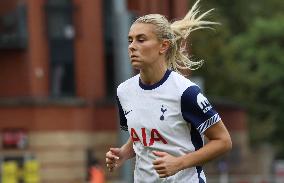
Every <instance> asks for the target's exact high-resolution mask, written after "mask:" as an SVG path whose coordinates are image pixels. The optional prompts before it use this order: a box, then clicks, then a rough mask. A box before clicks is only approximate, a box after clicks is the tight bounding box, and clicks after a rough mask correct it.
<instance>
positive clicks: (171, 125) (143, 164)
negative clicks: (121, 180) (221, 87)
mask: <svg viewBox="0 0 284 183" xmlns="http://www.w3.org/2000/svg"><path fill="white" fill-rule="evenodd" d="M117 101H118V108H119V115H120V124H121V128H122V129H123V130H128V131H129V134H130V137H131V138H132V141H133V148H134V151H135V153H136V163H135V170H134V182H135V183H160V182H167V183H176V182H178V183H205V182H206V178H205V175H204V172H203V170H202V167H200V166H197V167H192V168H188V169H185V170H182V171H180V172H178V173H176V174H175V175H173V176H170V177H167V178H159V176H158V174H157V172H156V171H155V170H154V168H153V161H154V160H155V159H156V158H157V157H156V156H155V155H154V154H153V153H152V151H162V152H167V153H169V154H171V155H173V156H181V155H184V154H187V153H190V152H193V151H196V150H198V149H199V148H201V147H202V146H203V140H204V139H203V137H204V135H203V133H204V131H205V130H206V129H207V128H209V127H210V126H211V125H213V124H215V123H216V122H218V121H220V117H219V115H218V113H217V112H216V111H215V110H214V109H213V108H212V106H211V105H210V103H209V102H208V100H207V99H206V98H205V97H204V95H202V93H201V91H200V89H199V87H198V86H197V85H196V84H194V83H193V82H191V81H190V80H188V79H187V78H185V77H183V76H182V75H180V74H178V73H176V72H174V71H170V70H167V72H166V73H165V75H164V77H163V78H162V80H161V81H159V82H158V83H156V84H154V85H144V84H143V83H142V82H141V80H140V75H139V74H138V75H136V76H134V77H132V78H130V79H128V80H127V81H125V82H123V83H122V84H120V85H119V86H118V88H117Z"/></svg>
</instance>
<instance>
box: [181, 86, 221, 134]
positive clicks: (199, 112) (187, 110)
mask: <svg viewBox="0 0 284 183" xmlns="http://www.w3.org/2000/svg"><path fill="white" fill-rule="evenodd" d="M181 112H182V116H183V118H184V120H186V121H187V122H189V123H191V124H192V125H193V126H194V127H195V128H196V129H197V130H198V131H199V133H204V132H205V130H206V129H207V128H209V127H210V126H212V125H213V124H215V123H216V122H218V121H220V120H221V118H220V116H219V115H218V113H217V112H216V111H215V110H214V109H213V107H212V106H211V104H210V103H209V101H208V100H207V98H206V97H205V96H204V95H203V94H202V93H201V90H200V88H199V87H198V86H196V85H193V86H190V87H188V88H187V89H186V90H185V91H184V92H183V94H182V96H181Z"/></svg>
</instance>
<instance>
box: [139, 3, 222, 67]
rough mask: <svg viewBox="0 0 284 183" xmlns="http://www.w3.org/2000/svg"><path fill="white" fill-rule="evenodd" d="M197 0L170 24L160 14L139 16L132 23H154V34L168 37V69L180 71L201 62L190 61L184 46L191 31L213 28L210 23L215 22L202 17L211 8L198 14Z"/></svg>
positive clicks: (161, 38) (161, 37)
mask: <svg viewBox="0 0 284 183" xmlns="http://www.w3.org/2000/svg"><path fill="white" fill-rule="evenodd" d="M199 2H200V0H198V1H197V2H196V3H195V4H194V5H193V6H192V8H191V9H190V11H189V12H188V13H187V14H186V15H185V17H184V18H183V19H181V20H177V21H175V22H173V23H172V24H170V23H169V22H168V20H167V19H166V18H165V17H164V16H163V15H160V14H149V15H145V16H142V17H139V18H138V19H137V20H136V21H135V22H134V23H150V24H153V25H156V34H157V37H158V38H159V39H160V40H163V39H168V40H169V41H170V48H169V49H168V50H167V53H166V60H167V65H168V68H169V69H172V70H175V71H177V72H180V71H181V70H185V69H190V70H196V69H198V68H200V67H201V66H202V64H203V60H200V61H192V60H191V59H190V57H189V56H188V52H187V50H186V46H187V44H188V37H189V35H190V33H191V32H193V31H195V30H198V29H213V28H212V27H210V26H211V25H215V24H218V23H217V22H211V21H206V20H204V18H205V17H206V16H207V15H209V14H210V12H211V11H213V9H210V10H208V11H206V12H205V13H202V14H201V15H198V14H200V10H199V6H198V5H199Z"/></svg>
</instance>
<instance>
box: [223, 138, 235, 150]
mask: <svg viewBox="0 0 284 183" xmlns="http://www.w3.org/2000/svg"><path fill="white" fill-rule="evenodd" d="M222 144H223V151H224V153H226V152H229V151H230V150H231V149H232V147H233V143H232V140H231V138H230V136H229V137H228V138H226V139H223V143H222Z"/></svg>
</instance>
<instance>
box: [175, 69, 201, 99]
mask: <svg viewBox="0 0 284 183" xmlns="http://www.w3.org/2000/svg"><path fill="white" fill-rule="evenodd" d="M172 79H173V82H174V83H175V85H176V89H177V90H178V91H179V93H180V94H183V93H184V91H185V90H187V89H188V88H195V87H197V88H199V87H198V86H197V85H196V84H195V83H194V82H192V81H191V80H190V79H188V78H186V77H185V76H183V75H181V74H179V73H177V72H174V71H172Z"/></svg>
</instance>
